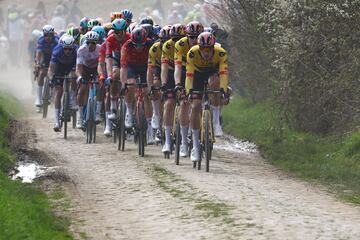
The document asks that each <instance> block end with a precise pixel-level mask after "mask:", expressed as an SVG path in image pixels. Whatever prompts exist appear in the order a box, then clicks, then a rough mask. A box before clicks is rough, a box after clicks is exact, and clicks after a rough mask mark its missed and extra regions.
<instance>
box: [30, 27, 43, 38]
mask: <svg viewBox="0 0 360 240" xmlns="http://www.w3.org/2000/svg"><path fill="white" fill-rule="evenodd" d="M42 35H43V33H42V31H40V30H37V29H35V30H34V31H32V32H31V39H32V40H38V39H39V38H40V37H41V36H42Z"/></svg>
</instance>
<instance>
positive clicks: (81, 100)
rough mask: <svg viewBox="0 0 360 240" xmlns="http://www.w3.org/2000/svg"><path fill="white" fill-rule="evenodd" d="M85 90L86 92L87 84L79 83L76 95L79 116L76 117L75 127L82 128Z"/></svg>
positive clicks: (85, 97)
mask: <svg viewBox="0 0 360 240" xmlns="http://www.w3.org/2000/svg"><path fill="white" fill-rule="evenodd" d="M87 92H88V88H87V85H86V84H84V83H80V87H79V93H78V96H77V103H78V108H79V109H78V112H79V117H78V118H77V122H76V128H83V121H84V105H85V103H86V99H87Z"/></svg>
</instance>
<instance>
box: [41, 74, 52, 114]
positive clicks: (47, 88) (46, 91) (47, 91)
mask: <svg viewBox="0 0 360 240" xmlns="http://www.w3.org/2000/svg"><path fill="white" fill-rule="evenodd" d="M49 85H50V80H49V78H48V77H45V84H44V93H43V99H42V100H43V118H46V117H47V113H48V107H49V98H50V86H49Z"/></svg>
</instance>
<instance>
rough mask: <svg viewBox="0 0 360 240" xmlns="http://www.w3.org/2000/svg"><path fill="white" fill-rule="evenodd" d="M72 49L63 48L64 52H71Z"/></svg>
mask: <svg viewBox="0 0 360 240" xmlns="http://www.w3.org/2000/svg"><path fill="white" fill-rule="evenodd" d="M72 50H73V49H72V48H64V51H69V52H70V51H72Z"/></svg>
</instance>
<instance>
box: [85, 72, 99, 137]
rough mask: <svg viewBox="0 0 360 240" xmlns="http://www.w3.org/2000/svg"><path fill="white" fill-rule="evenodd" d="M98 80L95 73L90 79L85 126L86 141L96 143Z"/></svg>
mask: <svg viewBox="0 0 360 240" xmlns="http://www.w3.org/2000/svg"><path fill="white" fill-rule="evenodd" d="M97 84H98V82H97V81H96V78H95V76H94V75H93V74H91V75H90V80H89V81H88V86H89V94H88V100H87V104H86V108H85V114H84V116H85V117H84V122H83V126H84V129H85V132H86V143H88V144H90V143H95V141H96V85H97Z"/></svg>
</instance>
